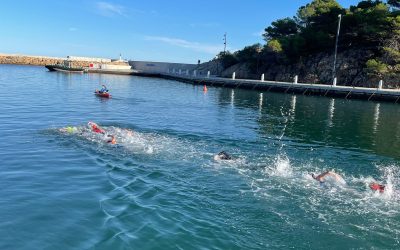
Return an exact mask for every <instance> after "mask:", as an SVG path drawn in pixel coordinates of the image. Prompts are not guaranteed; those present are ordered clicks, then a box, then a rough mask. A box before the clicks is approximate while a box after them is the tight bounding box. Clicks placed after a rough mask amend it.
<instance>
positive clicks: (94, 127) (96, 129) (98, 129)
mask: <svg viewBox="0 0 400 250" xmlns="http://www.w3.org/2000/svg"><path fill="white" fill-rule="evenodd" d="M88 126H89V127H90V129H91V130H92V131H93V132H95V133H98V134H105V133H106V132H105V131H104V129H102V128H101V127H100V126H99V125H97V124H96V123H94V122H88Z"/></svg>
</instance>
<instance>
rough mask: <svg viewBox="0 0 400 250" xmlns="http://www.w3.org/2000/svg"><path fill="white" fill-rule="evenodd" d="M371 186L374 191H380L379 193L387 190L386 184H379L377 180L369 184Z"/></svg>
mask: <svg viewBox="0 0 400 250" xmlns="http://www.w3.org/2000/svg"><path fill="white" fill-rule="evenodd" d="M369 188H370V189H371V190H373V191H379V193H383V192H385V185H382V184H379V183H376V182H372V183H371V184H370V185H369Z"/></svg>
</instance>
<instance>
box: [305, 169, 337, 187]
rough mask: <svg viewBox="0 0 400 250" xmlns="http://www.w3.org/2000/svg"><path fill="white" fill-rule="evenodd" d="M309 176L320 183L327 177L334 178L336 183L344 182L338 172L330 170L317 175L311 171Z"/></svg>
mask: <svg viewBox="0 0 400 250" xmlns="http://www.w3.org/2000/svg"><path fill="white" fill-rule="evenodd" d="M311 176H312V178H313V179H314V180H316V181H318V182H319V183H320V184H321V185H322V184H324V183H325V182H326V181H327V178H331V179H332V180H334V181H335V182H337V183H345V181H344V179H343V177H342V176H340V175H339V174H337V173H335V172H332V171H326V172H323V173H322V174H319V175H315V174H314V173H312V174H311Z"/></svg>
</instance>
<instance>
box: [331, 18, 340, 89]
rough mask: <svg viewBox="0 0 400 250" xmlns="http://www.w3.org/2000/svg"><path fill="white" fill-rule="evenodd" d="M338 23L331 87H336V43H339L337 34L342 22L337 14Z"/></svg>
mask: <svg viewBox="0 0 400 250" xmlns="http://www.w3.org/2000/svg"><path fill="white" fill-rule="evenodd" d="M338 18H339V23H338V27H337V33H336V43H335V56H334V60H333V70H332V72H333V85H336V58H337V48H338V41H339V34H340V23H341V22H342V14H339V16H338Z"/></svg>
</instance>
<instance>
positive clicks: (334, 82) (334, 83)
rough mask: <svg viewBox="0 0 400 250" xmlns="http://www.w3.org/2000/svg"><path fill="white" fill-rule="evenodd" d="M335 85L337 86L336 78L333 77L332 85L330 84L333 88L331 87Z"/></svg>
mask: <svg viewBox="0 0 400 250" xmlns="http://www.w3.org/2000/svg"><path fill="white" fill-rule="evenodd" d="M336 84H337V78H336V77H335V78H333V84H332V86H333V87H336Z"/></svg>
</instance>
